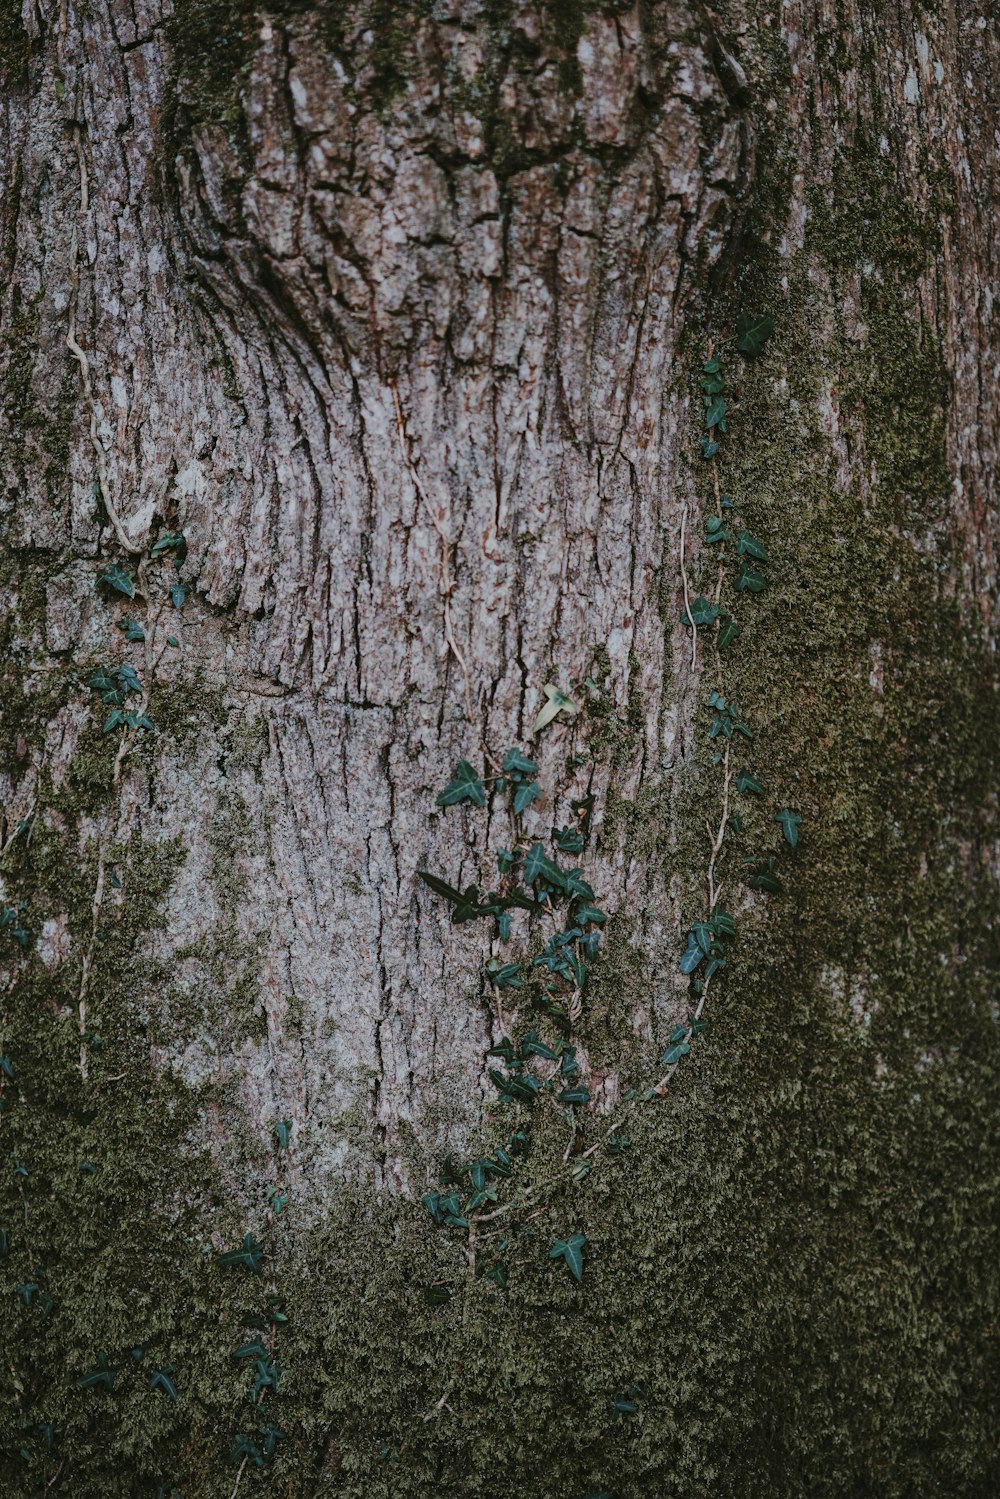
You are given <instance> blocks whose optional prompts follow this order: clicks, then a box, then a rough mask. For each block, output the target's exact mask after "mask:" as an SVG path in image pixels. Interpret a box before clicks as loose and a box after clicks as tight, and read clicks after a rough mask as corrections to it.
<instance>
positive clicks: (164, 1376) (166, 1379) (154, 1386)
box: [147, 1369, 177, 1400]
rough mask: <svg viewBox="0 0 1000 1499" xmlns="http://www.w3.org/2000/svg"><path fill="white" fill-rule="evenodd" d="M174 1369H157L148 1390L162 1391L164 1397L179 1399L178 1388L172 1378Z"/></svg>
mask: <svg viewBox="0 0 1000 1499" xmlns="http://www.w3.org/2000/svg"><path fill="white" fill-rule="evenodd" d="M173 1372H174V1371H173V1369H157V1370H156V1372H155V1373H154V1374H153V1375H152V1376H151V1378H150V1381H149V1384H148V1386H147V1389H150V1390H162V1391H163V1393H164V1395H169V1396H170V1399H171V1400H176V1399H177V1386H176V1385H175V1384H174V1382H173V1380H172V1379H171V1378H170V1376H171V1374H172V1373H173Z"/></svg>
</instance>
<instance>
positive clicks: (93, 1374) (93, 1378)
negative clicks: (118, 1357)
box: [76, 1351, 118, 1390]
mask: <svg viewBox="0 0 1000 1499" xmlns="http://www.w3.org/2000/svg"><path fill="white" fill-rule="evenodd" d="M117 1374H118V1371H117V1369H112V1368H111V1367H110V1365H109V1364H108V1358H107V1354H106V1353H104V1352H103V1351H102V1352H101V1353H99V1354H98V1355H97V1366H96V1368H94V1369H91V1370H89V1372H88V1373H86V1374H81V1376H80V1378H79V1379H78V1380H77V1382H76V1383H77V1388H78V1389H81V1390H96V1389H104V1390H111V1389H113V1388H114V1383H115V1379H116V1377H117Z"/></svg>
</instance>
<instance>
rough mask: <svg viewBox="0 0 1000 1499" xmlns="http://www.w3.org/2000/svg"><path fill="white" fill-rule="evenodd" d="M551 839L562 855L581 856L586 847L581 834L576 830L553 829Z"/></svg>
mask: <svg viewBox="0 0 1000 1499" xmlns="http://www.w3.org/2000/svg"><path fill="white" fill-rule="evenodd" d="M552 839H553V842H554V843H555V845H556V848H558V849H559V851H560V852H561V853H564V854H582V853H583V851H584V849H585V848H586V846H587V845H586V843H585V842H584V838H583V835H582V833H580V832H578V831H577V829H576V828H568V827H567V828H553V829H552Z"/></svg>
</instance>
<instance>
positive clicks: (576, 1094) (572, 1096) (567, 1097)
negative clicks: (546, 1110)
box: [556, 1083, 590, 1104]
mask: <svg viewBox="0 0 1000 1499" xmlns="http://www.w3.org/2000/svg"><path fill="white" fill-rule="evenodd" d="M556 1102H557V1103H571V1104H578V1103H589V1102H590V1089H589V1088H585V1087H584V1086H583V1084H582V1083H579V1084H577V1086H576V1087H574V1088H564V1089H563V1090H562V1092H561V1093H560V1094H558V1096H557V1099H556Z"/></svg>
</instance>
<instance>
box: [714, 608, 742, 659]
mask: <svg viewBox="0 0 1000 1499" xmlns="http://www.w3.org/2000/svg"><path fill="white" fill-rule="evenodd" d="M739 633H740V627H739V625H738V624H737V623H736V621H735V619H733V618H732V616H731V615H726V617H725V619H724V620H723V622H722V624H721V625H720V626H719V639H718V646H719V650H720V651H725V650H728V649H729V647H730V646H731V645H732V643H733V641H734V640H736V639H737V638H738V636H739Z"/></svg>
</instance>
